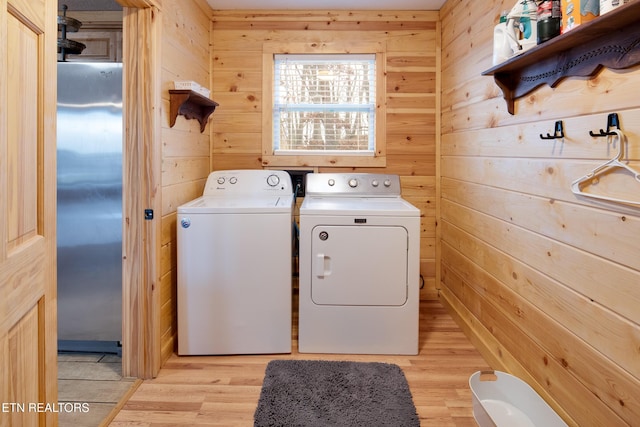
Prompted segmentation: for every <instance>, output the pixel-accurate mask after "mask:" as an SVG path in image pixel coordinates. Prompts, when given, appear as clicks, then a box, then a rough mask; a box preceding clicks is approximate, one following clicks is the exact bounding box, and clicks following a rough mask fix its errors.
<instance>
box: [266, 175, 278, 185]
mask: <svg viewBox="0 0 640 427" xmlns="http://www.w3.org/2000/svg"><path fill="white" fill-rule="evenodd" d="M267 184H269V186H271V187H275V186H276V185H278V184H280V177H279V176H278V175H276V174H271V175H269V176H268V177H267Z"/></svg>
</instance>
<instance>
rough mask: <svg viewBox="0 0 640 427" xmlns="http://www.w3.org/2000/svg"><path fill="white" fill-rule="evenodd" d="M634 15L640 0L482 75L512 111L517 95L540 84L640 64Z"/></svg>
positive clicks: (638, 28) (639, 41)
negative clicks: (491, 78)
mask: <svg viewBox="0 0 640 427" xmlns="http://www.w3.org/2000/svg"><path fill="white" fill-rule="evenodd" d="M638 16H640V1H632V2H630V3H628V4H626V5H624V6H620V7H618V8H616V9H614V10H613V11H611V12H609V13H607V14H606V15H603V16H600V17H598V18H596V19H594V20H593V21H589V22H587V23H585V24H582V25H580V26H578V27H576V28H574V29H572V30H571V31H567V32H566V33H564V34H562V35H560V36H558V37H555V38H553V39H551V40H549V41H547V42H545V43H543V44H540V45H538V46H535V47H533V48H532V49H530V50H528V51H526V52H524V53H522V54H521V55H518V56H515V57H513V58H511V59H508V60H507V61H505V62H503V63H501V64H498V65H496V66H495V67H492V68H490V69H488V70H486V71H485V72H483V73H482V75H483V76H493V77H494V79H495V81H496V84H497V85H498V86H499V87H500V89H502V93H503V96H504V99H505V100H506V101H507V109H508V111H509V113H511V114H514V109H515V100H516V99H518V98H521V97H523V96H525V95H526V94H528V93H529V92H531V91H533V90H534V89H536V88H537V87H538V86H541V85H543V84H544V83H546V84H548V85H549V86H551V87H555V86H557V85H558V84H559V82H560V80H561V79H563V78H564V77H570V76H581V77H593V76H594V75H595V74H596V73H597V72H598V71H599V70H600V68H601V67H603V66H604V67H607V68H610V69H614V70H621V69H624V68H629V67H632V66H634V65H637V64H640V25H639V24H638Z"/></svg>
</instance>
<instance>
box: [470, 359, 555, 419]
mask: <svg viewBox="0 0 640 427" xmlns="http://www.w3.org/2000/svg"><path fill="white" fill-rule="evenodd" d="M469 386H470V387H471V392H472V399H473V417H474V418H475V420H476V422H477V423H478V425H479V426H480V427H567V424H566V423H565V422H564V421H562V418H560V416H558V414H556V412H555V411H554V410H553V409H551V407H550V406H549V405H548V404H547V403H546V402H545V401H544V400H543V399H542V398H541V397H540V395H539V394H538V393H536V391H535V390H534V389H532V388H531V387H530V386H529V385H528V384H527V383H525V382H524V381H522V380H521V379H519V378H517V377H514V376H513V375H510V374H507V373H505V372H500V371H478V372H475V373H474V374H473V375H471V377H470V378H469Z"/></svg>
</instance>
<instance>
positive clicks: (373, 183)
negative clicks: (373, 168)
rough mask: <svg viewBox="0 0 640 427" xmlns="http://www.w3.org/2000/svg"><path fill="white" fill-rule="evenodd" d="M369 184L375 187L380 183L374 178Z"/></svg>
mask: <svg viewBox="0 0 640 427" xmlns="http://www.w3.org/2000/svg"><path fill="white" fill-rule="evenodd" d="M371 185H373V186H374V187H377V186H378V185H380V183H379V182H378V180H377V179H374V180H373V181H371Z"/></svg>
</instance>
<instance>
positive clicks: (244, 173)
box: [203, 169, 293, 196]
mask: <svg viewBox="0 0 640 427" xmlns="http://www.w3.org/2000/svg"><path fill="white" fill-rule="evenodd" d="M221 194H225V195H238V196H241V195H245V194H246V195H273V194H282V195H289V194H293V186H292V185H291V176H290V175H289V174H288V173H287V172H285V171H279V170H261V169H258V170H249V169H247V170H227V171H214V172H211V173H210V174H209V177H208V178H207V183H206V184H205V187H204V193H203V195H204V196H215V195H221Z"/></svg>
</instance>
